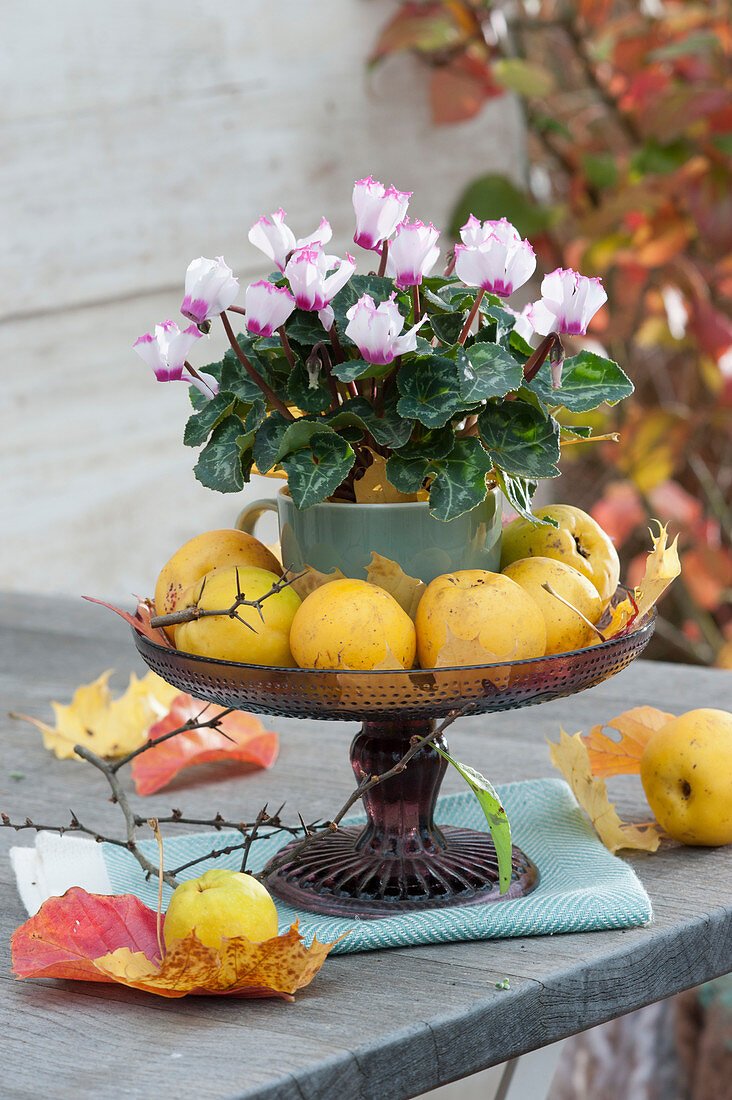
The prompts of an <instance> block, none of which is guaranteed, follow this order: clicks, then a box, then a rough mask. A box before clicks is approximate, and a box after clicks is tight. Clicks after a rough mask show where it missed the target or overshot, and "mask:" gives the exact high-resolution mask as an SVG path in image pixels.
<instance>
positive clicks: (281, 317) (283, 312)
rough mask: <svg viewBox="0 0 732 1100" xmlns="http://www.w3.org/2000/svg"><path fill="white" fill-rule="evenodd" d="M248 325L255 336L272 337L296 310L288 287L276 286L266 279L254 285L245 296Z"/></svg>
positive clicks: (248, 288)
mask: <svg viewBox="0 0 732 1100" xmlns="http://www.w3.org/2000/svg"><path fill="white" fill-rule="evenodd" d="M244 308H245V309H246V325H247V329H248V330H249V332H252V333H254V335H255V336H271V335H272V333H273V332H275V331H276V330H277V329H278V328H279V327H280V326H281V325H284V323H285V321H286V320H287V318H288V317H289V316H290V314H291V313H292V312H293V310H294V309H295V299H294V298H293V297H292V295H291V294H290V292H289V290H288V289H287V287H284V286H274V285H273V284H272V283H268V282H267V280H266V279H262V280H260V282H258V283H252V284H251V286H248V287H247V290H246V294H245V295H244Z"/></svg>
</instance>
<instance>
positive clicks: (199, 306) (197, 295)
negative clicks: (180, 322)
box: [180, 256, 239, 325]
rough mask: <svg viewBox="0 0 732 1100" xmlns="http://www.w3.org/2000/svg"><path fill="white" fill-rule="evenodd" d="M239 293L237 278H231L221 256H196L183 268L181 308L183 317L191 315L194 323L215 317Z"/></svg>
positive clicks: (229, 270)
mask: <svg viewBox="0 0 732 1100" xmlns="http://www.w3.org/2000/svg"><path fill="white" fill-rule="evenodd" d="M238 293H239V281H238V279H236V278H234V274H233V272H232V270H231V268H230V267H228V265H227V264H225V263H224V258H223V256H217V257H216V259H215V260H207V259H206V258H205V257H204V256H199V257H198V259H197V260H192V261H191V262H190V264H189V265H188V270H187V271H186V283H185V297H184V299H183V303H182V305H181V307H180V311H181V313H182V314H183V316H184V317H190V319H191V321H195V323H196V324H197V325H202V324H203V322H204V321H208V320H210V318H211V317H218V316H219V314H221V313H223V311H224V310H225V309H228V308H229V306H230V305H231V303H232V302H233V301H234V299H235V298H236V296H237V294H238Z"/></svg>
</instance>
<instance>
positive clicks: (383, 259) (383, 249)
mask: <svg viewBox="0 0 732 1100" xmlns="http://www.w3.org/2000/svg"><path fill="white" fill-rule="evenodd" d="M388 255H389V242H388V241H384V243H383V245H382V246H381V263H380V264H379V275H381V276H383V275H384V272H385V271H386V257H387V256H388Z"/></svg>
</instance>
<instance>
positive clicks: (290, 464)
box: [282, 425, 356, 509]
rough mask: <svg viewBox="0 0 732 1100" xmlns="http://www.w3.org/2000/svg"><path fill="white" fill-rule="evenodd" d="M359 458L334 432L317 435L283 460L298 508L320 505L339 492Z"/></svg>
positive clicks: (288, 485) (322, 432)
mask: <svg viewBox="0 0 732 1100" xmlns="http://www.w3.org/2000/svg"><path fill="white" fill-rule="evenodd" d="M355 457H356V456H355V455H354V453H353V450H352V448H351V447H350V445H349V444H348V443H347V442H346V441H345V439H341V437H340V436H339V435H337V434H336V433H335V432H334V431H330V430H323V427H322V425H321V430H320V431H318V432H315V433H314V434H313V435H312V437H311V438H310V441H309V443H308V445H307V447H302V448H301V449H300V450H297V451H294V452H292V453H291V454H288V455H287V456H286V457H285V458H283V460H282V465H283V466H284V468H285V470H286V471H287V487H288V490H289V492H290V496H291V497H292V499H293V501H294V502H295V507H296V508H300V509H302V508H310V507H311V505H313V504H320V502H321V501H323V500H325V499H326V498H327V497H329V496H330V495H331V493H333V492H335V490H336V489H337V488H338V486H339V485H340V484H341V482H342V481H343V479H344V478H345V477H346V476H347V475H348V473H349V472H350V470H351V467H352V466H353V463H354V460H355Z"/></svg>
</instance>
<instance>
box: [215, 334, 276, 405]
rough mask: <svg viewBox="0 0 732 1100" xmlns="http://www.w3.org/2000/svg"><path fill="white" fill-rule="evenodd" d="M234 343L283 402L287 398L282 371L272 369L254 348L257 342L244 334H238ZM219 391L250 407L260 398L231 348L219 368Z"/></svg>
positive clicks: (257, 389)
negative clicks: (231, 395) (232, 395)
mask: <svg viewBox="0 0 732 1100" xmlns="http://www.w3.org/2000/svg"><path fill="white" fill-rule="evenodd" d="M236 341H237V343H238V345H239V348H240V349H241V351H242V353H243V354H244V355H245V356H246V358H247V359H248V360H249V362H250V363H251V365H252V367H254V369H255V370H256V371H257V373H258V374H259V375H261V377H262V378H263V379H264V381H265V382H266V383H267V385H268V386H270V387H271V389H272V390H273V391H274V392H275V393H276V394H277V396H278V397H279V398H281V399H282V400H285V399H286V396H287V391H286V375H285V374H284V373H283V372H282V371H279V370H275V369H273V367H272V365H271V364H270V363H269V362H268V361H267V359H266V358H265V357H264V356H260V354H259V353H258V352H257V349H256V347H255V344H256V343H257V340H256V339H255V338H252V337H251V336H249V335H247V334H245V333H240V334H239V335H238V336H237V337H236ZM285 362H286V361H285ZM288 370H289V367H288ZM221 389H222V390H228V391H229V392H230V393H233V394H235V395H236V396H237V397H238V398H239V400H240V401H243V402H244V403H245V404H246V405H251V403H252V402H253V401H256V400H257V398H258V397H261V396H262V391H261V390H260V388H259V386H258V385H257V383H256V382H254V381H253V380H252V379H251V378H250V377H249V375H248V373H247V371H246V368H245V367H244V366H243V365H242V364H241V363H240V362H239V359H238V357H237V355H236V352H235V351H234V349H233V348H227V350H226V352H225V354H224V358H223V362H222V367H221Z"/></svg>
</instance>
